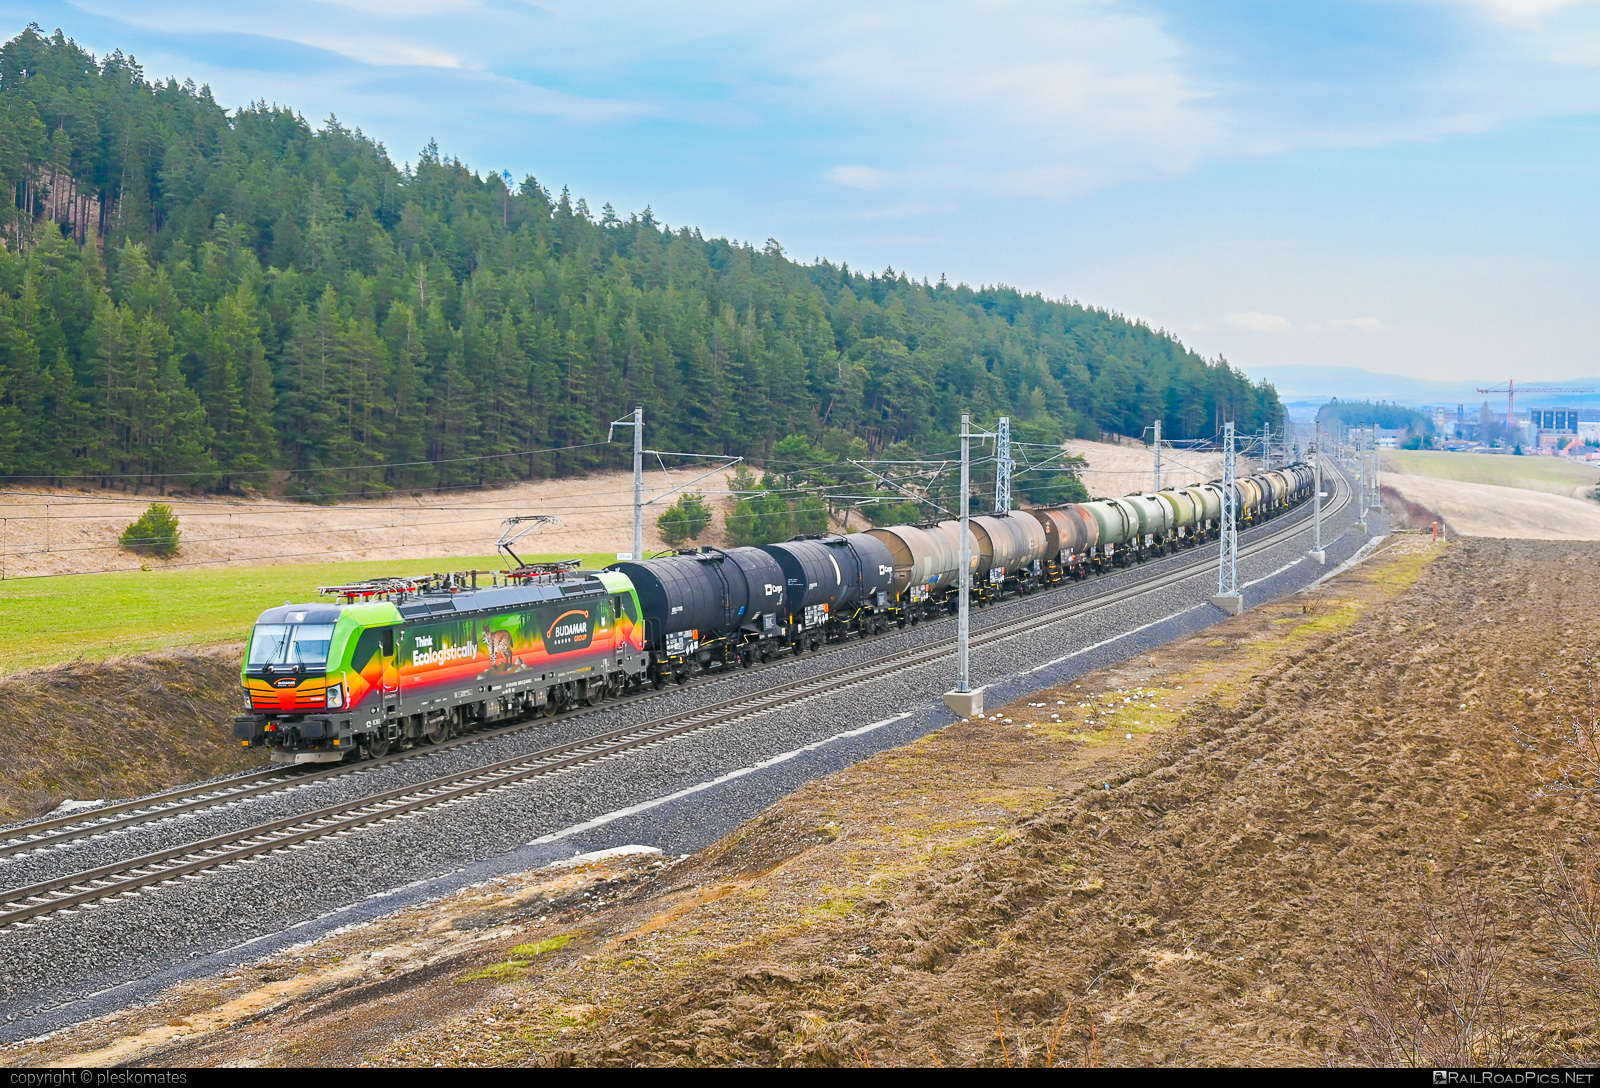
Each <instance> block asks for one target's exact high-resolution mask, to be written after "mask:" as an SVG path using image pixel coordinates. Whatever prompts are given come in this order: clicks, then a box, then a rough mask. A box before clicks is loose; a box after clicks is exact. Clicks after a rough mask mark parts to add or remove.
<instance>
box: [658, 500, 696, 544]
mask: <svg viewBox="0 0 1600 1088" xmlns="http://www.w3.org/2000/svg"><path fill="white" fill-rule="evenodd" d="M656 528H657V529H658V530H660V532H661V539H662V540H665V541H666V542H667V543H668V544H671V545H672V546H673V547H677V546H678V545H679V544H682V543H683V542H684V541H685V540H688V539H689V519H688V518H687V517H685V516H684V513H683V510H682V509H681V508H680V507H679V506H678V504H677V503H673V504H672V505H671V506H669V507H667V508H666V509H665V510H663V511H662V512H661V516H660V517H659V518H657V519H656Z"/></svg>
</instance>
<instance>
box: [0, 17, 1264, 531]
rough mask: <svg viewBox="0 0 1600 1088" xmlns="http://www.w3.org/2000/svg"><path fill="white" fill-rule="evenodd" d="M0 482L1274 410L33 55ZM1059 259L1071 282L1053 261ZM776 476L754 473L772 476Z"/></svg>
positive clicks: (807, 440) (970, 304) (401, 472)
mask: <svg viewBox="0 0 1600 1088" xmlns="http://www.w3.org/2000/svg"><path fill="white" fill-rule="evenodd" d="M0 175H3V177H4V179H5V182H6V184H7V185H8V186H9V187H10V191H11V193H12V196H13V199H12V200H10V201H5V202H0V205H3V206H0V241H3V245H0V476H4V477H6V478H7V479H8V480H9V481H10V482H16V481H18V480H24V479H26V480H32V481H34V482H57V483H59V482H67V481H71V482H77V483H82V484H84V485H85V486H88V485H90V484H93V485H101V486H117V487H126V488H129V489H141V490H151V491H160V492H162V493H167V492H171V491H173V490H183V491H196V490H217V491H224V490H226V491H239V490H244V489H249V490H255V491H263V492H264V491H273V492H276V493H279V494H288V495H296V496H300V497H304V498H307V499H312V500H320V501H329V500H333V499H337V498H339V497H341V496H355V495H373V494H379V493H383V492H385V491H389V490H393V489H403V488H434V487H466V486H478V485H489V484H494V483H497V482H504V481H508V480H513V479H518V478H525V477H529V476H550V475H561V474H570V473H578V472H583V471H587V470H592V469H595V468H601V467H620V466H622V465H624V464H625V463H626V461H627V457H628V456H629V443H628V441H627V440H626V434H625V433H624V438H623V439H621V440H619V441H617V442H616V443H614V444H610V445H608V444H606V443H605V441H604V440H605V438H606V432H607V425H608V424H609V423H610V421H611V420H614V419H617V418H620V417H622V416H624V415H626V414H627V413H629V412H631V410H632V409H633V407H634V405H636V404H637V405H642V406H643V407H644V409H645V413H646V420H647V428H648V437H649V442H650V444H651V445H652V446H655V447H657V448H661V449H669V450H686V451H696V452H700V453H707V454H731V455H741V456H745V457H749V458H751V459H753V460H755V461H757V462H761V461H764V460H767V459H770V458H773V456H774V450H775V448H777V447H778V446H779V444H780V443H785V445H784V447H783V451H784V452H788V451H793V450H796V449H811V450H814V451H815V456H816V457H818V458H821V459H833V460H841V459H843V458H846V457H856V458H863V457H870V456H876V457H882V458H885V459H889V458H893V457H896V456H907V457H912V456H924V455H942V454H944V453H946V452H948V451H949V450H951V449H952V448H953V445H954V439H953V435H954V434H955V432H956V430H957V428H958V426H959V419H960V414H961V413H962V412H963V411H970V412H972V413H973V415H974V419H975V420H977V421H979V422H981V423H988V424H992V422H993V419H994V417H995V416H997V415H1000V414H1009V415H1011V416H1012V417H1013V418H1014V421H1015V422H1014V425H1013V426H1014V429H1015V433H1016V434H1017V436H1018V438H1019V439H1022V440H1025V441H1029V442H1038V443H1059V442H1060V441H1062V440H1064V439H1068V438H1073V437H1079V438H1097V437H1100V436H1101V434H1102V432H1112V433H1118V434H1124V435H1138V434H1140V433H1141V432H1142V431H1143V430H1144V428H1145V427H1146V426H1147V425H1148V424H1149V423H1150V422H1151V421H1152V420H1154V419H1156V418H1160V419H1162V420H1163V421H1164V426H1165V433H1166V435H1167V436H1169V437H1171V438H1174V439H1193V438H1207V437H1209V436H1211V435H1213V434H1215V433H1216V431H1217V429H1218V427H1219V423H1220V421H1221V420H1223V419H1226V418H1231V419H1234V420H1235V421H1236V422H1237V423H1238V425H1239V428H1240V430H1241V431H1246V432H1248V431H1252V430H1255V429H1257V428H1258V427H1259V426H1261V425H1262V424H1268V423H1270V424H1272V425H1273V426H1274V427H1275V428H1276V427H1277V426H1278V425H1279V423H1280V421H1281V417H1282V407H1281V405H1280V404H1279V402H1278V398H1277V395H1276V393H1275V392H1274V391H1273V390H1272V389H1271V387H1270V386H1266V385H1264V384H1260V385H1258V384H1252V383H1251V382H1250V381H1249V380H1248V379H1246V378H1245V377H1244V376H1243V375H1241V374H1240V373H1239V372H1238V371H1236V370H1234V369H1233V368H1232V367H1230V366H1229V365H1228V364H1227V363H1226V361H1224V360H1222V359H1217V360H1206V359H1203V358H1201V357H1200V356H1199V355H1197V354H1196V353H1195V352H1193V351H1191V350H1189V349H1188V348H1186V347H1184V346H1183V345H1182V344H1181V343H1179V342H1178V340H1176V339H1175V338H1174V337H1172V336H1170V335H1168V334H1166V333H1164V332H1160V331H1157V330H1154V329H1152V328H1150V327H1148V326H1146V325H1144V324H1141V323H1138V322H1134V321H1129V320H1126V319H1124V318H1122V317H1120V316H1118V315H1116V314H1114V313H1111V312H1108V311H1106V310H1101V309H1095V308H1090V307H1086V306H1082V305H1078V304H1074V303H1069V302H1059V301H1051V300H1048V299H1045V298H1043V297H1041V296H1039V295H1035V294H1026V293H1023V292H1019V291H1016V290H1013V289H1010V288H1007V287H986V288H982V289H975V288H971V287H967V286H962V285H952V284H950V283H948V282H945V281H944V280H943V279H942V278H941V280H940V281H939V282H938V283H937V284H933V283H929V282H927V281H922V282H918V281H916V280H913V279H911V278H910V277H908V276H906V275H904V274H903V273H899V272H896V271H894V270H893V269H892V268H891V269H885V270H884V271H883V272H881V273H876V274H863V273H861V272H858V271H854V270H852V269H850V268H848V267H847V266H841V265H837V264H833V263H829V262H827V261H820V262H818V263H814V264H804V263H799V262H796V261H793V260H791V259H789V258H788V257H787V256H785V254H784V252H783V249H782V248H781V246H780V245H779V243H778V242H776V241H772V240H769V241H768V242H767V243H766V244H765V245H763V246H760V247H756V246H753V245H750V244H740V243H736V242H732V241H728V240H725V239H720V238H706V237H703V236H702V234H701V233H700V232H699V231H697V230H695V229H693V228H691V227H688V226H678V227H672V228H669V227H667V226H666V225H664V224H662V223H661V222H659V221H658V220H657V218H656V217H655V216H654V215H653V214H652V213H651V211H650V210H649V209H646V210H644V211H642V212H638V213H633V214H628V215H626V216H621V215H619V214H617V213H616V212H614V211H613V209H612V208H611V207H610V205H607V206H605V207H604V208H602V209H600V211H599V212H598V213H597V212H595V211H594V210H592V209H591V208H589V207H588V205H587V204H586V203H585V201H584V200H582V199H575V198H573V197H572V196H571V195H569V194H568V193H567V192H566V191H565V190H564V189H563V190H562V191H561V192H559V193H555V192H553V191H552V190H551V189H549V188H547V187H545V186H544V185H541V183H540V182H539V181H537V180H535V179H534V178H532V177H528V178H525V179H523V180H522V181H521V182H520V183H518V184H516V185H515V187H512V186H511V184H510V182H511V179H510V178H509V177H506V176H503V175H500V174H495V173H490V172H485V173H479V172H476V171H474V170H473V169H471V168H469V167H468V166H467V165H465V164H463V163H461V162H459V161H457V160H455V159H453V158H450V157H448V155H447V154H446V153H445V152H444V151H441V150H440V149H439V148H438V147H437V146H435V145H434V144H431V143H430V144H429V146H428V147H426V148H425V149H423V150H422V151H421V153H420V154H419V155H418V157H417V158H416V160H415V162H413V163H409V164H405V165H400V166H397V165H396V164H395V162H394V160H393V159H392V158H391V157H390V155H389V154H388V153H387V151H386V150H385V148H384V147H383V146H382V145H381V144H380V143H378V142H376V141H374V140H373V139H371V138H369V137H367V136H365V135H363V133H362V132H361V130H360V129H351V128H347V127H345V125H343V124H341V123H340V122H339V121H338V120H336V119H334V118H329V119H328V120H327V121H326V122H324V123H323V124H322V126H321V127H320V128H316V127H313V126H312V125H310V124H308V123H307V122H306V121H305V120H304V119H303V118H302V117H300V116H299V115H297V114H296V113H294V112H293V111H292V110H290V109H287V108H281V107H276V106H267V105H264V104H252V105H250V106H247V107H245V108H242V109H229V108H227V107H225V106H224V105H222V104H220V103H218V102H216V101H215V100H214V99H213V97H212V95H211V92H210V90H209V89H208V88H205V87H198V88H197V87H196V86H195V85H194V84H193V83H189V82H185V83H179V82H177V81H175V80H172V79H167V80H164V81H162V80H154V79H147V78H146V77H145V75H144V74H143V72H142V71H141V70H140V68H139V66H138V64H137V63H136V62H135V61H134V60H133V59H132V58H130V57H127V56H125V55H123V54H121V53H117V52H114V53H111V54H110V55H108V56H106V57H104V58H101V59H96V58H95V57H94V56H92V55H91V54H89V53H88V52H86V51H85V50H83V49H81V48H80V47H78V46H77V45H76V44H75V43H73V42H72V41H70V40H67V39H65V38H64V37H63V36H62V35H61V34H60V32H59V31H58V32H56V33H55V34H54V35H46V34H45V33H43V32H42V31H40V30H39V29H38V28H37V27H30V28H29V29H27V30H26V31H24V32H23V33H21V34H20V35H18V36H17V37H15V38H13V39H12V40H11V41H9V42H8V43H6V44H5V46H4V47H3V48H0ZM1064 259H1070V258H1064ZM774 463H776V462H774Z"/></svg>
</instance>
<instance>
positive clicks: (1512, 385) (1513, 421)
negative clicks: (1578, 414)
mask: <svg viewBox="0 0 1600 1088" xmlns="http://www.w3.org/2000/svg"><path fill="white" fill-rule="evenodd" d="M1522 391H1523V392H1524V393H1535V394H1537V393H1593V392H1594V390H1593V389H1563V388H1561V387H1560V386H1554V385H1538V386H1526V385H1525V386H1523V387H1522ZM1478 392H1480V393H1504V394H1505V395H1506V426H1507V427H1515V426H1516V425H1517V416H1516V409H1517V383H1516V382H1515V381H1509V382H1506V384H1505V387H1504V388H1501V387H1499V386H1496V387H1495V388H1493V389H1484V388H1483V387H1482V386H1480V387H1479V388H1478Z"/></svg>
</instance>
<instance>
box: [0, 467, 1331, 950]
mask: <svg viewBox="0 0 1600 1088" xmlns="http://www.w3.org/2000/svg"><path fill="white" fill-rule="evenodd" d="M1336 486H1337V494H1336V497H1335V499H1334V501H1333V502H1332V503H1330V504H1329V507H1328V509H1327V511H1326V514H1329V515H1331V514H1334V513H1337V512H1338V511H1339V510H1342V509H1343V508H1344V507H1345V506H1347V505H1348V504H1349V502H1350V496H1349V490H1348V487H1347V486H1346V485H1345V484H1344V482H1343V481H1339V482H1338V483H1337V485H1336ZM1304 520H1305V519H1304V518H1303V517H1291V518H1289V519H1285V521H1286V524H1284V525H1283V526H1281V527H1279V528H1277V529H1275V531H1272V532H1269V533H1265V534H1263V535H1262V536H1261V537H1259V538H1258V539H1256V540H1253V541H1250V542H1248V543H1247V544H1246V545H1244V546H1243V547H1241V548H1240V555H1241V557H1246V556H1249V555H1254V554H1259V553H1260V552H1262V551H1265V550H1267V549H1269V548H1272V547H1275V546H1277V545H1278V544H1280V543H1282V542H1283V541H1284V540H1286V539H1288V538H1289V537H1291V536H1293V535H1295V534H1296V533H1299V532H1301V531H1303V529H1304ZM1196 559H1198V557H1196ZM1197 565H1199V564H1198V563H1196V562H1188V563H1182V564H1179V565H1176V566H1174V567H1173V568H1172V569H1169V570H1166V571H1162V572H1160V573H1157V574H1153V575H1151V576H1147V577H1143V578H1139V579H1137V580H1134V581H1131V582H1127V583H1119V584H1113V585H1108V586H1106V587H1105V588H1103V589H1101V590H1099V591H1097V592H1093V593H1091V594H1088V595H1086V596H1084V597H1080V598H1078V599H1076V600H1074V601H1072V602H1070V603H1068V604H1066V605H1065V606H1064V607H1062V608H1058V609H1053V610H1050V611H1046V612H1041V613H1035V614H1030V615H1027V616H1023V617H1021V618H1019V619H1015V620H1010V621H1005V622H1001V623H998V624H994V625H991V626H990V627H988V628H985V629H984V630H982V631H979V632H977V633H976V634H975V635H974V637H973V640H972V641H973V645H974V646H977V647H982V646H987V645H992V644H994V643H997V642H1001V641H1004V640H1006V639H1009V638H1013V637H1016V636H1018V635H1022V634H1026V633H1029V632H1032V631H1035V630H1037V629H1038V628H1039V627H1041V626H1045V625H1050V624H1055V623H1061V622H1064V621H1067V620H1070V619H1074V618H1077V617H1080V616H1083V615H1086V614H1088V613H1090V612H1093V611H1096V610H1098V609H1100V608H1105V607H1108V606H1110V605H1113V604H1116V603H1119V602H1122V601H1126V600H1128V599H1131V598H1133V597H1135V596H1138V595H1141V594H1144V593H1148V592H1151V591H1154V590H1158V589H1161V588H1164V587H1167V586H1170V585H1174V584H1176V583H1178V582H1181V581H1184V580H1187V579H1190V578H1193V577H1194V576H1195V573H1196V570H1195V567H1196V566H1197ZM954 643H955V640H954V639H951V638H947V639H941V640H939V641H937V642H934V643H930V644H928V645H925V646H922V647H919V648H915V649H910V650H901V651H897V652H895V653H892V654H889V655H886V656H885V657H882V658H880V659H877V660H874V661H869V662H865V663H861V664H856V665H850V666H845V667H842V668H837V669H832V670H829V671H826V672H823V673H819V674H814V675H812V676H809V677H804V678H799V679H796V680H793V681H789V682H785V683H782V684H778V685H775V686H773V687H770V688H767V689H764V690H762V691H758V692H754V693H750V694H747V695H743V696H739V697H736V698H733V699H728V700H724V701H722V702H718V703H714V704H711V705H709V706H704V707H700V708H698V709H692V710H687V711H684V712H681V713H678V714H673V715H669V716H666V717H662V718H658V719H654V720H651V721H646V722H643V723H639V724H635V725H631V726H623V727H619V728H616V729H612V730H608V731H605V732H601V733H598V734H594V735H591V736H588V737H584V738H580V739H578V740H576V741H573V742H570V743H566V744H561V745H557V746H555V747H551V748H547V749H544V750H541V751H537V752H533V753H528V754H524V755H519V756H514V757H511V758H508V759H502V760H498V761H495V762H491V763H488V764H484V765H480V766H477V767H472V768H466V769H463V770H460V771H455V772H451V773H449V774H445V775H440V776H437V777H434V778H431V779H427V780H425V781H421V782H416V783H411V784H408V785H404V786H400V787H396V788H393V789H390V790H387V791H383V792H379V793H375V794H371V795H367V796H364V797H360V798H355V799H352V800H349V801H346V802H342V803H339V804H335V805H331V806H327V807H325V808H321V809H318V810H315V811H312V812H306V813H301V814H297V815H294V816H290V817H285V818H281V819H278V820H274V821H270V822H267V823H262V824H257V825H254V826H251V827H247V828H243V829H240V830H237V831H230V832H225V833H223V834H219V835H214V836H211V837H208V838H204V839H199V840H194V841H189V842H185V843H181V844H179V845H177V846H174V847H171V848H168V849H163V850H159V851H155V852H152V853H148V854H144V855H141V856H138V857H132V858H127V859H124V860H120V861H115V862H111V863H108V864H105V865H101V866H98V867H95V868H90V869H85V870H81V871H77V872H72V873H68V874H65V875H62V876H60V877H55V878H52V879H48V880H43V881H36V882H34V883H32V884H29V885H27V886H24V887H18V888H13V889H10V890H6V891H0V928H11V927H26V926H30V925H36V924H38V922H39V921H40V920H42V919H44V918H46V917H48V916H49V915H53V914H56V913H57V912H73V911H77V910H82V909H93V908H94V907H95V906H96V905H99V904H103V903H104V902H105V901H106V900H108V899H112V898H117V897H124V896H129V895H134V894H137V893H138V892H139V891H140V890H141V889H144V888H148V887H151V886H153V885H157V884H163V883H170V882H174V881H177V880H180V879H184V878H190V879H193V878H196V877H197V876H198V875H199V874H201V873H203V872H205V871H207V870H214V869H220V868H228V867H232V866H236V865H238V864H240V863H242V862H247V861H250V860H252V859H255V858H259V857H262V856H264V855H267V854H271V853H276V852H279V851H283V850H289V849H293V848H296V847H298V846H301V845H302V844H305V843H308V842H311V841H313V840H316V839H321V838H326V837H329V836H334V835H341V834H346V833H348V832H351V831H354V830H356V829H359V828H362V827H367V826H371V825H373V824H377V823H381V822H385V821H389V820H394V819H399V818H403V817H406V816H409V815H411V814H413V813H417V812H420V811H422V810H425V809H429V808H433V807H436V806H439V805H444V804H449V803H452V802H455V801H459V800H463V799H465V798H468V797H471V796H474V795H478V794H483V793H487V792H491V791H495V790H499V789H504V788H507V787H509V786H512V785H515V784H516V783H519V782H523V781H526V780H528V779H531V778H537V777H541V776H545V775H551V774H557V773H560V772H562V771H565V770H568V769H570V768H573V767H577V766H581V765H583V764H587V763H591V762H594V761H596V760H601V759H607V758H611V757H614V756H617V755H620V754H622V753H624V752H627V751H632V750H638V749H641V748H647V747H650V746H653V745H656V744H660V743H662V742H664V741H666V740H669V739H671V738H673V737H678V736H683V735H686V734H690V733H698V732H700V731H703V730H707V729H712V728H718V727H721V726H725V725H728V724H731V723H733V722H737V721H739V720H742V719H744V718H748V717H751V716H753V715H757V714H761V713H765V712H768V711H771V710H774V709H777V708H779V707H782V706H786V705H793V704H796V703H800V702H804V701H808V700H810V699H814V698H818V697H820V696H822V695H824V694H828V693H832V692H836V691H840V690H843V689H846V688H850V687H855V686H858V685H861V684H865V683H868V682H871V681H875V680H879V679H882V678H884V677H886V676H890V675H894V674H896V673H901V672H906V671H909V670H913V669H917V668H921V667H923V666H925V665H928V664H931V663H933V662H935V661H938V660H939V659H941V658H944V657H946V656H947V655H948V654H949V653H950V651H951V649H952V647H953V646H954ZM647 694H648V693H647ZM641 697H645V696H641ZM622 702H623V701H622V700H618V701H617V702H616V703H615V704H611V703H608V704H602V707H601V709H604V708H605V707H609V706H611V705H621V704H622ZM536 724H538V723H524V724H522V725H519V726H511V727H507V728H503V729H500V730H494V731H489V732H488V733H479V734H473V735H470V736H467V737H462V738H459V739H458V740H457V741H453V742H450V743H449V744H448V745H441V746H435V747H434V748H432V749H423V750H421V751H420V752H418V751H412V752H407V753H405V754H403V755H397V756H390V757H385V758H384V759H383V760H382V761H373V762H371V763H367V764H358V765H353V766H349V767H340V768H337V769H330V770H326V771H319V772H313V773H311V774H292V773H284V772H273V771H265V772H260V773H259V774H256V775H246V776H241V777H240V778H236V779H231V780H227V781H224V782H221V783H215V784H212V785H209V786H198V787H188V788H185V789H182V790H175V791H170V792H168V793H166V794H161V795H157V796H156V797H152V798H145V799H142V800H137V801H131V802H126V803H123V804H120V805H117V806H115V807H114V808H111V809H102V810H97V812H96V813H95V814H94V815H95V816H99V817H106V816H110V817H112V818H111V819H99V820H90V821H89V822H85V817H81V816H80V817H75V818H74V817H68V818H64V819H63V820H57V821H43V822H41V823H39V824H34V825H28V826H25V827H23V828H19V829H18V836H19V837H15V838H13V839H11V840H8V841H6V842H3V843H0V856H4V855H7V854H16V853H19V852H23V851H31V850H36V849H42V848H45V847H47V846H50V845H54V844H57V843H64V842H67V841H72V840H76V839H81V838H86V837H91V836H96V835H102V834H107V833H109V832H111V831H115V830H120V829H123V828H126V827H129V826H134V825H137V824H141V823H147V822H152V821H156V820H161V819H165V818H168V817H170V816H173V815H177V814H179V813H182V812H190V811H194V810H196V809H199V808H205V807H211V806H216V805H223V804H229V803H232V802H236V801H241V800H245V799H247V798H250V797H254V796H259V795H261V794H264V793H269V792H273V791H277V790H282V789H285V788H288V787H292V786H295V785H299V784H304V783H307V782H310V781H315V780H317V779H321V778H326V777H333V776H338V775H347V774H350V773H352V772H354V771H358V770H361V769H364V768H369V767H372V766H374V765H377V764H379V763H380V762H381V763H389V762H393V761H396V760H407V759H419V758H425V757H426V756H427V755H428V754H429V753H430V751H439V750H441V749H442V748H444V747H450V746H456V745H459V744H466V743H472V742H475V741H479V740H483V739H487V738H488V737H492V736H497V735H504V734H505V733H509V732H513V731H516V730H517V729H525V728H530V727H532V726H533V725H536Z"/></svg>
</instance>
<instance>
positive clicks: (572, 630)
mask: <svg viewBox="0 0 1600 1088" xmlns="http://www.w3.org/2000/svg"><path fill="white" fill-rule="evenodd" d="M589 633H590V632H589V610H588V609H586V608H571V609H568V610H567V611H565V612H563V613H561V615H559V616H557V617H556V618H555V621H554V622H553V623H551V624H550V627H549V628H548V629H547V630H546V631H545V633H544V647H545V652H546V653H552V654H558V653H560V652H561V651H563V650H572V649H576V648H577V647H580V646H587V645H588V644H589Z"/></svg>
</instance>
